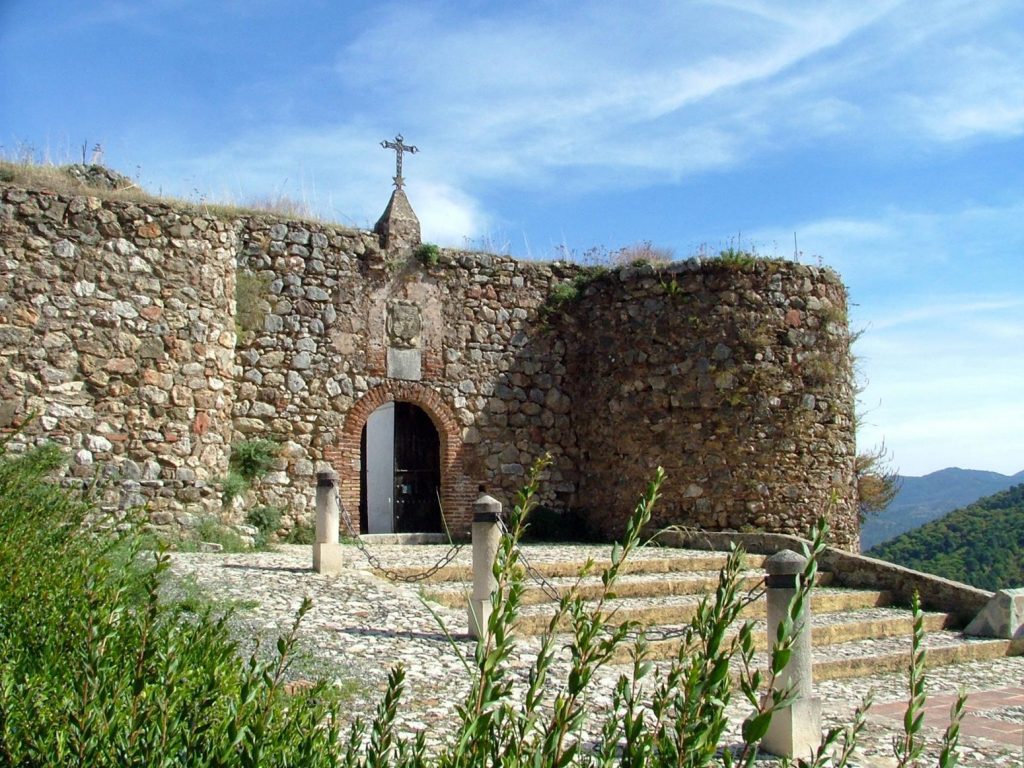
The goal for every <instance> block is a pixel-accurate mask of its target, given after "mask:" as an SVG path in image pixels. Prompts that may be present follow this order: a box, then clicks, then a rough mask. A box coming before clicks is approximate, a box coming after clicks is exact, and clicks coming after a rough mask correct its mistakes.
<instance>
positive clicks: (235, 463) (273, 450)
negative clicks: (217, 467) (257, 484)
mask: <svg viewBox="0 0 1024 768" xmlns="http://www.w3.org/2000/svg"><path fill="white" fill-rule="evenodd" d="M278 450H280V446H279V445H278V444H277V443H276V442H274V441H273V440H268V439H266V438H263V437H259V438H256V439H255V440H242V441H241V442H238V443H235V444H234V445H232V446H231V458H230V459H228V466H230V467H231V469H232V470H234V471H235V472H237V473H238V474H239V475H241V477H242V478H243V479H244V480H246V481H247V482H250V483H251V482H252V481H253V480H256V479H257V478H260V477H263V475H265V474H266V473H267V472H268V471H269V470H270V467H271V465H272V464H273V463H274V459H275V457H276V456H277V452H278Z"/></svg>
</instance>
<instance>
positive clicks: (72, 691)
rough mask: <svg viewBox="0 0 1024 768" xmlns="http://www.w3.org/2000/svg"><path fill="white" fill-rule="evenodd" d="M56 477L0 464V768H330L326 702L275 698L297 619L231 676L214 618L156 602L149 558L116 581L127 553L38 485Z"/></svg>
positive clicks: (332, 756)
mask: <svg viewBox="0 0 1024 768" xmlns="http://www.w3.org/2000/svg"><path fill="white" fill-rule="evenodd" d="M60 461H61V457H60V454H59V452H58V451H57V450H56V449H55V448H52V447H48V448H43V449H38V450H35V451H31V452H29V453H28V454H26V455H25V456H23V457H19V458H14V459H6V458H4V459H0V568H2V569H3V571H2V572H3V573H4V578H3V579H0V765H4V766H79V765H82V766H85V765H87V766H94V767H97V768H107V767H108V766H109V767H110V768H115V767H117V768H120V766H126V765H146V766H156V765H159V766H174V765H181V766H185V765H210V766H213V765H222V766H227V765H250V766H256V765H303V766H327V765H335V764H336V756H337V753H338V751H339V747H338V738H339V735H340V734H339V730H340V726H339V711H338V705H337V703H336V701H333V700H332V698H331V697H330V696H326V695H325V694H326V693H327V692H326V689H325V688H324V686H323V685H320V686H318V687H316V688H314V689H313V690H310V691H307V692H301V691H300V692H299V693H298V694H297V695H295V696H291V697H289V696H286V695H285V692H284V690H283V683H284V682H285V680H286V678H287V673H288V668H289V665H290V663H291V657H292V653H293V650H294V647H295V642H296V631H297V626H298V621H299V620H300V619H301V617H302V615H303V614H304V613H305V612H306V611H307V610H308V608H309V604H308V603H306V604H305V605H304V606H303V608H302V610H300V612H299V616H298V617H297V619H296V624H295V626H293V628H292V631H291V632H290V633H288V634H287V635H285V636H284V637H282V638H281V639H280V640H279V641H278V644H277V648H278V654H277V655H276V656H275V658H274V659H273V660H272V661H270V662H261V661H259V660H258V659H257V658H256V657H253V658H250V659H249V661H248V662H247V663H242V662H241V660H240V659H239V658H238V656H237V653H236V649H237V646H236V645H235V643H234V642H233V641H232V640H231V638H230V635H229V633H228V618H227V617H221V618H219V619H214V618H213V617H211V615H210V613H209V612H203V613H200V614H199V615H194V614H188V615H186V614H184V613H183V612H182V611H183V610H184V609H183V608H180V607H177V606H175V605H173V604H170V603H165V602H163V601H162V600H161V599H160V597H159V591H160V589H159V584H160V581H161V580H162V578H163V576H164V573H165V572H166V568H167V561H166V558H165V557H164V556H163V555H158V556H157V558H156V559H155V561H154V560H153V559H152V558H142V557H138V556H137V557H134V558H133V559H132V561H131V562H134V563H135V567H129V568H125V567H123V564H122V563H121V562H120V560H119V558H118V557H116V556H115V554H114V552H115V550H116V549H117V548H119V547H124V546H126V545H127V546H128V548H129V550H131V551H132V552H137V546H136V545H135V544H134V540H133V539H132V538H131V535H130V534H125V535H123V536H120V537H112V534H110V533H109V532H107V531H103V532H101V531H99V530H95V529H94V528H93V527H91V526H90V525H89V523H88V521H89V519H90V515H91V514H92V513H93V510H92V509H91V508H90V507H89V505H88V504H86V503H85V502H83V501H82V500H81V499H80V498H78V497H76V496H72V495H69V494H68V493H67V492H65V491H64V490H62V489H61V488H59V487H58V486H57V485H55V484H53V483H51V482H49V481H48V477H49V476H50V475H51V473H52V472H53V471H54V470H55V469H57V468H58V467H59V465H60ZM144 563H147V564H144Z"/></svg>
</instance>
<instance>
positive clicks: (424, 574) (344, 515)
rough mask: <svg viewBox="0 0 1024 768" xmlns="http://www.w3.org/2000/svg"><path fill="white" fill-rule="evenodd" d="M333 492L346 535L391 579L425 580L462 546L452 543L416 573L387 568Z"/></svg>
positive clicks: (446, 563)
mask: <svg viewBox="0 0 1024 768" xmlns="http://www.w3.org/2000/svg"><path fill="white" fill-rule="evenodd" d="M334 493H335V496H336V497H337V501H338V508H339V509H340V510H341V519H342V521H343V522H344V523H345V527H346V528H347V529H348V535H349V536H350V537H351V538H352V540H353V541H355V543H356V549H358V550H359V551H360V552H362V553H363V557H365V558H366V562H368V563H369V564H370V566H371V567H372V568H373V569H374V570H375V571H379V572H380V573H382V574H384V576H386V577H387V578H388V579H390V580H391V581H400V582H404V583H405V584H415V583H417V582H420V581H426V580H427V579H429V578H430V577H431V576H433V575H434V574H435V573H437V572H438V571H440V570H441V569H442V568H444V567H445V566H447V565H449V564H450V563H451V562H452V560H454V559H455V558H456V556H457V555H458V554H459V551H460V550H461V549H462V547H463V546H464V545H463V544H452V545H451V546H450V547H449V548H448V551H447V552H445V553H444V554H443V555H441V557H440V558H438V560H437V562H435V563H434V564H433V565H432V566H430V567H429V568H427V569H426V570H423V571H419V572H417V573H402V572H400V571H396V570H394V569H392V568H388V567H387V566H386V565H384V564H383V563H382V562H381V561H380V559H379V558H378V557H377V556H376V555H375V554H373V553H372V552H371V551H370V550H369V549H368V548H367V546H366V542H364V541H363V540H362V538H361V537H360V536H359V532H358V531H357V530H356V527H355V525H354V524H353V523H352V518H351V517H349V514H348V510H347V509H346V508H345V505H344V504H343V503H342V501H341V494H340V493H338V489H337V488H335V489H334Z"/></svg>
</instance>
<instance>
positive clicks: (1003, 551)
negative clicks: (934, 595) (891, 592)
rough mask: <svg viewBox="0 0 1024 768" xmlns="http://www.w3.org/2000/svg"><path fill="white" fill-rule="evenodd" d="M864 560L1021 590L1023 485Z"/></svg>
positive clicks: (952, 514) (1023, 571) (1023, 579)
mask: <svg viewBox="0 0 1024 768" xmlns="http://www.w3.org/2000/svg"><path fill="white" fill-rule="evenodd" d="M867 554H868V555H870V556H872V557H879V558H882V559H883V560H888V561H890V562H893V563H898V564H899V565H905V566H907V567H908V568H914V569H917V570H921V571H927V572H928V573H934V574H936V575H937V576H945V577H946V578H949V579H955V580H957V581H964V582H967V583H968V584H973V585H975V586H977V587H981V588H982V589H991V590H996V589H1006V588H1009V587H1024V485H1015V486H1013V487H1012V488H1009V489H1007V490H1005V491H1002V492H1000V493H997V494H995V495H993V496H987V497H985V498H984V499H980V500H978V501H976V502H975V503H973V504H971V505H970V506H967V507H964V508H963V509H958V510H956V511H955V512H950V513H949V514H948V515H946V516H945V517H943V518H940V519H939V520H934V521H932V522H930V523H926V524H925V525H922V526H921V527H920V528H918V529H916V530H913V531H910V532H908V533H904V534H902V535H900V536H897V537H896V538H894V539H892V540H891V541H888V542H886V543H884V544H880V545H878V546H877V547H874V548H873V549H871V550H869V551H868V552H867Z"/></svg>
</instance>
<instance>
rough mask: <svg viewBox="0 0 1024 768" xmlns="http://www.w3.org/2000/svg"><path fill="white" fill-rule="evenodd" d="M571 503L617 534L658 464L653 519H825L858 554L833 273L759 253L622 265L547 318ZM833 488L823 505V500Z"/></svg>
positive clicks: (845, 356) (848, 398)
mask: <svg viewBox="0 0 1024 768" xmlns="http://www.w3.org/2000/svg"><path fill="white" fill-rule="evenodd" d="M559 328H560V330H562V332H564V333H565V338H566V344H567V346H568V348H569V349H570V350H571V354H570V356H569V377H568V380H569V381H571V382H572V383H573V385H572V387H571V388H570V396H571V397H572V399H573V402H574V408H575V414H576V428H577V436H578V440H579V443H580V445H581V446H583V452H582V457H581V477H582V480H581V485H580V494H579V503H580V505H581V506H582V507H583V508H584V509H586V510H588V514H589V515H590V518H591V519H592V520H593V521H594V522H595V523H597V524H598V525H599V526H600V527H601V529H602V530H603V531H604V532H605V533H606V534H608V535H617V533H618V532H619V531H620V530H621V528H622V525H623V521H624V519H625V516H626V515H627V514H628V513H629V512H630V511H631V510H632V508H633V506H634V505H635V503H636V501H637V498H638V495H639V493H640V490H641V489H642V487H643V486H644V483H646V482H647V481H649V480H650V478H651V477H652V476H653V472H654V468H655V467H657V466H659V465H661V466H663V467H665V469H666V472H667V474H668V481H667V482H666V484H665V486H664V494H663V497H662V500H661V502H660V503H659V505H658V507H657V512H656V516H655V519H654V524H655V525H656V526H665V525H670V524H679V525H685V526H694V527H697V526H699V527H703V528H707V529H723V528H726V529H737V530H753V529H757V530H764V531H774V532H797V533H804V532H806V531H807V529H808V527H809V526H810V524H811V523H812V522H813V521H814V519H815V518H817V517H818V516H820V515H822V514H828V516H829V518H830V520H831V521H832V526H833V537H834V538H833V541H834V542H835V543H836V544H837V545H839V546H842V547H846V548H850V549H854V550H855V549H856V547H857V537H858V522H857V511H856V499H855V497H854V483H853V462H854V454H855V446H854V413H853V408H854V393H853V386H852V371H851V360H850V356H849V332H848V328H847V322H846V296H845V290H844V288H843V286H842V284H841V282H840V281H839V279H838V277H837V276H836V275H835V274H834V273H832V272H831V271H829V270H826V269H818V268H815V267H810V266H803V265H798V264H792V263H785V262H777V261H770V260H757V261H754V262H752V263H750V264H746V265H737V264H723V263H722V262H717V261H715V260H711V261H706V262H704V263H699V262H696V261H690V262H682V263H674V264H672V265H669V266H668V267H666V268H664V269H662V270H660V271H658V272H655V271H654V270H653V269H652V268H651V267H642V268H640V269H625V270H623V271H621V272H619V273H612V274H610V275H607V276H605V277H603V278H601V279H599V280H595V281H594V282H593V283H592V284H591V285H589V286H588V287H587V289H586V290H585V291H584V292H583V295H582V296H581V297H580V298H579V299H578V300H577V301H576V302H574V303H573V305H572V306H571V307H569V308H567V309H566V311H565V312H564V313H563V315H562V320H561V323H560V326H559ZM833 493H834V494H835V495H836V500H835V505H834V506H833V505H832V502H831V499H832V495H833Z"/></svg>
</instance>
